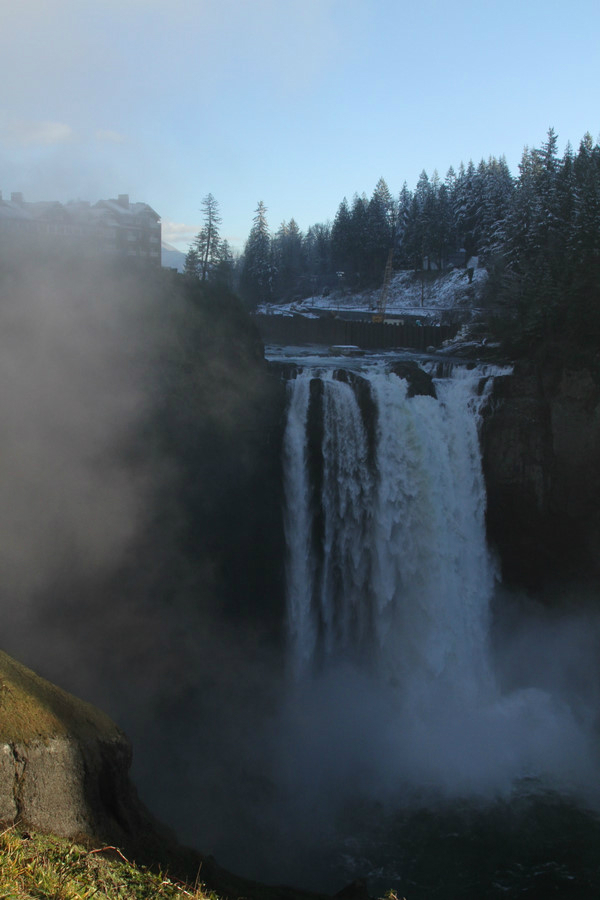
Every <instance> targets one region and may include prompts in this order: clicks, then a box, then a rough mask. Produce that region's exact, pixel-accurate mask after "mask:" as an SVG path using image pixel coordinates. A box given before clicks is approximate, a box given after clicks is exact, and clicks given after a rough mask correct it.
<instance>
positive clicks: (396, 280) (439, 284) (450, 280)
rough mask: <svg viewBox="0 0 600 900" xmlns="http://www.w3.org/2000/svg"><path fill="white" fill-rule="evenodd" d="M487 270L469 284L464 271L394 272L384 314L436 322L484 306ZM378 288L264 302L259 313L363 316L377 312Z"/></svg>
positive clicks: (341, 289)
mask: <svg viewBox="0 0 600 900" xmlns="http://www.w3.org/2000/svg"><path fill="white" fill-rule="evenodd" d="M487 278H488V273H487V270H486V269H483V268H481V269H476V270H475V272H474V274H473V282H472V284H470V283H469V281H468V277H467V272H466V270H465V269H451V270H450V271H448V272H446V273H444V274H440V273H438V272H427V273H420V272H413V271H402V272H397V273H396V274H395V275H394V276H393V277H392V280H391V282H390V287H389V294H388V298H387V303H386V313H387V314H392V315H394V314H395V315H401V314H407V315H418V316H420V317H422V318H425V319H427V318H432V319H439V317H440V313H443V312H445V311H447V310H451V309H461V310H465V309H467V310H468V309H470V308H479V307H481V306H483V305H484V290H485V286H486V284H487ZM380 296H381V286H378V287H377V288H372V289H369V290H363V291H357V292H351V291H349V290H346V289H344V288H339V289H337V290H334V291H331V292H330V293H326V294H317V295H314V296H311V297H306V298H305V299H304V300H299V301H295V302H293V303H284V304H276V303H266V304H262V305H261V306H259V307H258V309H257V312H259V313H271V314H280V315H290V314H293V313H300V314H304V315H318V314H319V313H320V312H323V311H324V310H330V311H331V312H333V313H334V314H342V315H343V314H344V313H351V314H357V313H365V314H368V315H370V314H371V313H373V311H374V310H376V309H377V305H378V301H379V298H380Z"/></svg>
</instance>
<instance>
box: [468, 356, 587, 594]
mask: <svg viewBox="0 0 600 900" xmlns="http://www.w3.org/2000/svg"><path fill="white" fill-rule="evenodd" d="M482 443H483V465H484V473H485V479H486V485H487V494H488V510H487V524H488V534H489V537H490V539H491V541H492V543H493V544H494V545H495V546H496V548H497V549H498V551H499V556H500V559H501V563H502V574H503V577H504V580H505V581H507V582H509V583H513V584H519V585H524V586H526V587H529V588H537V587H541V586H543V584H544V583H546V582H549V581H554V580H556V579H557V578H558V579H561V578H582V579H586V578H589V577H593V576H594V575H597V574H598V572H599V571H600V385H599V384H598V382H597V380H595V379H594V375H593V371H592V369H591V368H575V367H574V366H573V365H570V366H569V365H567V364H565V363H562V362H561V361H560V359H558V358H557V359H555V360H553V359H552V358H547V359H546V361H545V362H544V363H543V364H542V365H539V366H536V367H534V366H526V365H523V364H521V365H517V366H516V368H515V372H514V374H513V375H509V376H505V377H502V378H497V379H496V382H495V384H494V390H493V393H492V397H491V406H490V410H489V412H488V415H487V416H486V419H485V422H484V427H483V433H482Z"/></svg>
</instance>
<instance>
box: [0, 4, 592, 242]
mask: <svg viewBox="0 0 600 900" xmlns="http://www.w3.org/2000/svg"><path fill="white" fill-rule="evenodd" d="M7 7H8V8H7ZM0 22H1V23H2V45H3V46H2V54H1V56H0V71H1V73H2V84H3V92H2V93H3V96H2V101H1V103H0V189H1V190H2V191H3V192H4V196H9V195H10V192H11V191H23V193H24V194H25V197H26V199H30V200H47V199H58V200H62V201H66V200H69V199H72V198H81V199H89V200H92V201H95V200H97V199H99V198H101V197H109V196H116V195H117V194H119V193H129V195H130V197H131V199H132V200H143V201H146V202H147V203H150V205H151V206H153V207H154V208H155V209H156V211H157V212H158V213H159V214H160V215H161V216H162V219H163V233H164V237H165V238H166V239H167V240H168V241H170V242H171V243H173V244H175V245H176V246H178V247H179V249H183V250H185V249H187V246H188V244H189V241H190V240H191V238H192V237H193V235H194V233H195V232H196V231H197V230H198V228H199V227H200V222H201V214H200V205H201V201H202V198H203V197H204V196H205V195H206V194H207V193H209V192H211V193H213V194H214V196H215V197H216V198H217V200H218V201H219V204H220V209H221V215H222V218H223V223H222V226H221V231H222V235H223V236H224V237H227V238H229V240H230V241H231V242H232V243H233V244H234V245H237V246H238V247H239V248H241V247H242V246H243V243H244V240H245V238H246V237H247V234H248V231H249V229H250V227H251V224H252V218H253V215H254V211H255V208H256V205H257V203H258V201H259V200H262V201H264V203H265V204H266V206H267V209H268V221H269V225H270V227H271V230H272V231H275V230H276V229H277V227H278V226H279V224H280V223H281V222H282V221H283V220H285V221H288V220H289V219H290V218H292V217H294V218H295V219H296V221H297V222H298V224H299V225H300V227H301V228H302V229H303V230H306V228H307V227H308V226H309V225H311V224H314V223H315V222H323V221H326V220H327V219H333V217H334V216H335V213H336V210H337V207H338V205H339V203H340V201H341V200H342V198H343V197H344V195H346V196H347V197H348V199H349V200H351V198H352V195H353V194H354V193H355V192H358V193H359V194H360V193H362V192H363V191H364V192H365V193H366V194H367V195H370V194H371V192H372V190H373V188H374V187H375V184H376V182H377V180H378V179H379V177H380V176H383V177H384V178H385V179H386V181H387V183H388V185H389V187H390V189H391V190H392V192H393V193H394V194H395V195H397V194H398V192H399V191H400V189H401V187H402V183H403V181H405V180H406V182H407V183H408V186H409V187H410V188H414V186H415V184H416V181H417V179H418V176H419V173H420V172H421V170H422V169H425V170H426V171H427V172H428V174H429V175H431V174H432V172H433V170H434V169H436V168H437V170H438V172H439V173H440V175H441V176H442V177H443V176H444V175H445V173H446V171H447V169H448V167H449V166H450V165H453V166H454V167H455V168H457V167H458V165H459V163H460V162H461V160H462V161H464V162H465V163H467V162H468V160H469V159H471V158H472V159H473V160H474V162H475V163H477V162H478V161H479V160H480V159H481V158H482V157H484V158H487V157H488V156H490V155H494V156H500V155H502V154H504V155H505V156H506V158H507V161H508V164H509V166H510V168H511V170H512V171H513V173H516V172H517V166H518V162H519V159H520V156H521V152H522V150H523V147H524V146H525V145H529V146H539V145H540V144H541V143H542V142H543V140H544V139H545V136H546V132H547V130H548V128H549V127H550V126H553V127H554V129H555V130H556V131H557V133H558V136H559V149H560V152H561V153H562V152H563V150H564V147H565V145H566V143H567V141H571V143H572V144H573V145H574V147H575V148H577V146H578V144H579V141H580V140H581V138H582V137H583V134H584V133H585V132H586V131H590V132H591V134H592V136H593V137H594V139H595V140H597V139H598V138H599V136H600V103H599V99H600V97H599V95H600V4H599V3H598V2H597V0H572V2H571V3H558V2H553V0H547V2H540V0H519V2H517V0H504V2H503V3H501V4H500V3H498V4H493V5H492V4H489V3H485V2H481V0H480V2H474V0H459V2H457V3H454V4H451V3H446V2H444V3H442V2H439V0H421V2H420V3H418V4H416V3H415V2H414V0H410V2H391V0H304V2H299V0H197V2H195V3H191V2H185V0H169V2H166V0H162V2H160V3H159V2H156V0H93V2H92V0H52V2H48V0H18V2H17V0H8V3H7V0H5V2H4V4H3V8H2V12H0Z"/></svg>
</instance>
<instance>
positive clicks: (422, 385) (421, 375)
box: [390, 360, 437, 397]
mask: <svg viewBox="0 0 600 900" xmlns="http://www.w3.org/2000/svg"><path fill="white" fill-rule="evenodd" d="M390 371H391V372H393V373H394V375H397V376H398V377H399V378H404V379H405V380H406V381H407V382H408V394H407V396H408V397H414V396H416V395H417V394H421V395H424V396H426V397H436V396H437V394H436V390H435V384H434V383H433V378H432V377H431V375H430V374H429V373H428V372H425V371H424V370H423V369H422V368H421V367H420V366H419V365H418V364H417V363H416V362H413V361H412V360H403V361H400V362H395V363H394V364H393V366H392V367H391V369H390Z"/></svg>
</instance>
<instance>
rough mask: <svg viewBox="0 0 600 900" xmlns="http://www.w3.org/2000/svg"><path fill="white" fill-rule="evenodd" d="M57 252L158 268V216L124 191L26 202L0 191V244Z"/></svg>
mask: <svg viewBox="0 0 600 900" xmlns="http://www.w3.org/2000/svg"><path fill="white" fill-rule="evenodd" d="M2 248H8V249H9V250H16V251H25V252H29V251H32V252H35V250H36V249H41V248H43V250H45V251H46V252H50V253H52V252H55V253H56V254H60V253H61V252H62V251H63V250H69V251H74V252H75V253H77V254H78V255H79V254H81V255H82V256H86V257H90V256H107V257H108V256H111V257H112V258H117V259H119V260H131V261H136V262H137V263H138V264H142V265H143V266H144V267H145V266H149V267H157V268H158V267H160V264H161V223H160V216H159V215H158V214H157V213H156V212H155V211H154V210H153V209H152V207H151V206H149V205H148V204H147V203H131V202H130V200H129V195H128V194H119V196H118V197H117V198H116V199H113V200H98V202H97V203H95V204H94V205H92V204H91V203H90V202H89V201H84V200H71V201H69V202H68V203H64V204H63V203H59V202H58V201H57V200H49V201H38V202H34V203H30V202H26V201H25V200H24V199H23V194H21V193H12V194H11V198H10V200H4V199H3V197H2V193H1V192H0V249H2Z"/></svg>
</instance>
